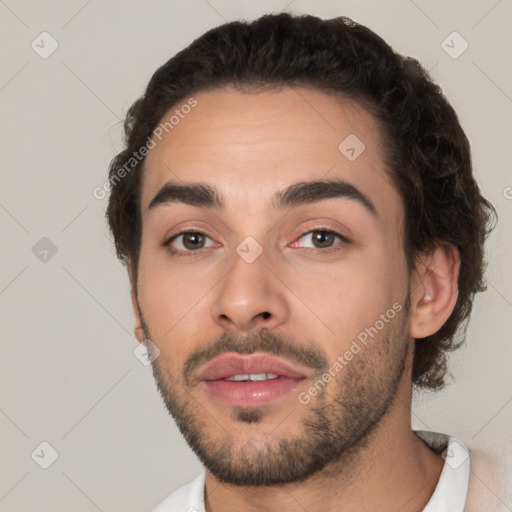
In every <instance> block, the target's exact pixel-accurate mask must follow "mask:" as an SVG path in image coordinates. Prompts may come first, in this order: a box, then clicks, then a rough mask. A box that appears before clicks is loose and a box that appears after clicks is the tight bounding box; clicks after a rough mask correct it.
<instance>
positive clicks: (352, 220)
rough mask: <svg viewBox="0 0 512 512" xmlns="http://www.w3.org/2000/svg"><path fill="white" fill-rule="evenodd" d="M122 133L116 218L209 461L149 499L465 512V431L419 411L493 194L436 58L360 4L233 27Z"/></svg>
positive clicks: (153, 334)
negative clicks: (375, 21)
mask: <svg viewBox="0 0 512 512" xmlns="http://www.w3.org/2000/svg"><path fill="white" fill-rule="evenodd" d="M125 129H126V135H127V139H126V148H125V150H124V151H122V152H121V153H120V154H119V155H117V156H116V158H115V159H114V160H113V161H112V163H111V166H110V180H109V182H110V184H111V185H112V193H111V196H110V202H109V206H108V211H107V215H108V220H109V223H110V227H111V230H112V232H113V235H114V239H115V243H116V248H117V252H118V255H119V257H120V258H121V260H122V261H123V262H125V263H126V264H127V266H128V271H129V276H130V280H131V285H132V302H133V308H134V314H135V319H136V327H135V333H136V336H137V339H138V340H139V341H140V342H143V343H145V344H146V345H147V348H148V352H149V353H150V356H151V358H152V359H153V362H152V365H153V373H154V376H155V379H156V382H157V385H158V388H159V390H160V392H161V394H162V397H163V400H164V402H165V404H166V406H167V408H168V410H169V412H170V413H171V415H172V416H173V417H174V419H175V421H176V423H177V425H178V427H179V428H180V431H181V432H182V434H183V436H184V437H185V439H186V440H187V442H188V444H189V445H190V447H191V448H192V449H193V450H194V452H195V453H196V454H197V456H198V457H199V459H200V460H201V462H202V464H203V465H204V467H205V472H204V473H203V474H201V475H200V476H198V477H197V478H196V479H195V480H194V481H193V482H191V483H190V484H188V485H187V486H184V487H183V488H181V489H179V490H178V491H176V492H175V493H173V494H172V495H171V496H170V497H169V498H168V499H166V500H165V501H164V502H163V503H162V504H161V505H160V506H159V507H158V508H157V509H156V510H157V511H158V512H164V511H178V510H179V511H186V510H198V511H203V510H206V511H211V512H227V511H240V510H244V511H245V510H266V511H277V510H279V511H283V510H290V511H292V510H293V511H295V510H310V511H316V510H322V511H326V512H327V511H340V510H347V511H348V510H350V511H354V512H355V511H363V510H364V511H367V510H372V511H375V510H378V511H380V512H388V511H389V512H391V511H393V512H396V511H398V510H400V511H402V512H413V511H422V510H423V511H428V512H442V511H447V512H448V511H449V512H459V511H460V512H462V511H463V510H469V508H465V502H466V498H467V493H468V485H469V484H470V456H469V452H468V450H467V448H466V447H465V446H464V444H463V443H462V442H461V441H459V440H457V439H455V438H453V437H450V436H447V435H443V434H439V433H429V432H414V431H412V429H411V423H410V408H411V399H412V389H413V386H417V387H420V388H426V389H432V390H436V389H440V388H442V387H443V384H444V376H445V373H446V357H445V354H446V351H447V350H452V349H454V348H456V347H457V346H458V345H459V344H460V339H459V338H456V333H457V332H458V328H459V327H460V326H461V325H462V324H463V323H464V322H465V321H466V320H467V319H468V317H469V314H470V312H471V305H472V300H473V296H474V294H475V293H476V292H478V291H481V290H483V289H484V286H483V243H484V240H485V237H486V235H487V234H488V232H489V230H490V227H489V225H490V221H491V217H492V214H493V208H492V206H491V205H490V204H489V203H488V202H487V200H486V199H484V198H483V197H482V196H481V194H480V192H479V189H478V187H477V185H476V183H475V181H474V179H473V176H472V170H471V160H470V149H469V144H468V140H467V138H466V136H465V134H464V132H463V130H462V128H461V127H460V125H459V122H458V120H457V116H456V114H455V112H454V111H453V109H452V108H451V106H450V105H449V103H448V102H447V100H446V99H445V98H444V96H443V95H442V93H441V91H440V89H439V88H438V87H437V86H436V85H435V84H433V83H432V82H431V81H430V79H429V77H428V75H427V73H426V72H425V71H424V70H423V68H422V67H421V66H420V65H419V63H418V62H417V61H415V60H414V59H410V58H404V57H402V56H400V55H397V54H396V53H394V52H393V51H392V49H391V48H390V47H389V46H388V45H387V44H386V43H385V42H384V41H383V40H382V39H381V38H380V37H378V36H377V35H376V34H374V33H373V32H371V31H370V30H369V29H367V28H365V27H363V26H361V25H358V24H356V23H354V22H353V21H351V20H349V19H347V18H338V19H333V20H327V21H325V20H320V19H318V18H315V17H312V16H302V17H294V16H291V15H288V14H284V13H283V14H278V15H268V16H264V17H262V18H260V19H258V20H256V21H254V22H251V23H238V22H237V23H229V24H226V25H223V26H220V27H218V28H215V29H213V30H210V31H209V32H208V33H206V34H205V35H203V36H202V37H200V38H199V39H197V40H196V41H194V42H193V43H192V44H191V45H190V46H189V47H187V48H185V49H184V50H182V51H181V52H179V53H178V54H177V55H176V56H175V57H173V58H172V59H171V60H169V61H168V62H167V63H166V64H165V65H164V66H162V67H161V68H160V69H158V70H157V71H156V73H155V74H154V76H153V77H152V79H151V81H150V83H149V85H148V87H147V90H146V92H145V94H144V96H143V97H142V98H141V99H139V100H138V101H136V102H135V104H134V105H133V106H132V107H131V109H130V110H129V112H128V115H127V120H126V123H125ZM466 506H467V507H469V506H470V505H469V503H468V504H467V505H466Z"/></svg>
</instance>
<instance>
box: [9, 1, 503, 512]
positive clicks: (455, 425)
mask: <svg viewBox="0 0 512 512" xmlns="http://www.w3.org/2000/svg"><path fill="white" fill-rule="evenodd" d="M280 10H290V11H293V12H295V13H300V12H303V13H310V14H315V15H318V16H320V17H327V18H331V17H335V16H338V15H347V16H350V17H353V18H354V19H355V20H357V21H359V22H361V23H363V24H366V25H368V26H369V27H370V28H372V29H373V30H375V31H376V32H377V33H378V34H380V35H381V36H382V37H384V39H386V40H387V41H388V42H389V43H391V44H392V45H393V46H394V48H395V49H396V50H398V51H399V52H401V53H406V54H410V55H413V56H415V57H417V58H418V59H420V61H421V62H422V63H423V64H424V65H425V66H426V68H427V69H429V70H431V71H432V74H433V76H434V78H435V79H436V80H437V81H439V83H440V84H441V85H442V87H443V89H444V91H445V93H446V95H447V96H448V98H449V99H450V101H451V102H452V104H453V106H454V107H455V109H456V110H457V112H458V113H459V115H460V118H461V122H462V124H463V126H464V128H465V130H466V132H467V134H468V136H469V138H470V140H471V142H472V147H473V155H474V163H475V172H476V176H477V180H478V182H479V184H480V186H481V188H482V190H483V193H484V195H486V196H487V197H488V198H489V199H490V200H491V202H492V203H493V204H494V205H495V207H496V208H497V210H498V213H499V215H500V223H499V225H498V228H497V229H496V231H495V233H494V234H493V235H492V237H491V239H490V241H489V245H488V250H487V252H488V258H489V269H488V274H487V279H488V284H489V289H488V291H487V292H485V293H484V294H481V295H480V296H479V297H478V298H477V300H476V302H475V309H474V314H473V319H472V322H471V323H470V326H469V329H468V339H467V344H466V345H465V347H464V348H462V349H460V350H459V351H458V352H456V353H454V354H453V356H452V358H451V361H452V363H451V368H452V372H453V375H454V378H455V382H456V383H455V384H452V385H450V386H448V387H447V388H446V390H445V391H443V392H441V393H438V394H436V395H432V394H427V395H424V396H419V397H417V400H416V401H415V404H414V411H413V423H414V427H415V428H420V429H426V430H433V431H438V432H446V433H449V434H451V435H454V436H456V437H458V438H460V439H461V440H463V441H464V442H466V443H467V444H468V445H469V446H470V447H471V448H474V449H482V450H483V451H484V452H486V453H487V454H488V455H489V456H491V457H492V459H493V464H494V466H495V468H498V470H499V471H500V472H502V471H504V470H506V469H507V468H508V471H510V466H511V465H512V455H511V450H512V449H511V446H512V439H511V434H510V430H511V424H512V421H511V420H512V386H511V377H510V374H511V372H510V362H511V360H512V348H511V347H512V343H511V336H510V334H511V329H510V318H511V316H512V275H511V272H510V261H511V252H512V237H511V227H512V213H511V212H512V188H511V187H512V174H511V173H510V162H511V160H512V155H511V150H510V146H511V144H510V142H511V141H510V133H511V121H510V120H511V118H512V99H511V97H512V84H511V73H510V51H511V49H512V45H511V36H510V22H511V19H512V1H511V0H502V1H496V0H482V1H478V2H477V1H471V2H468V1H462V0H460V1H452V2H441V1H434V2H427V1H421V0H416V1H415V2H413V1H408V0H400V1H399V0H396V1H392V2H390V1H388V2H380V1H377V0H374V1H366V2H355V1H352V2H351V1H340V0H333V1H327V0H324V1H315V2H313V1H300V0H294V1H292V2H289V0H265V1H259V2H249V1H238V2H237V1H234V0H209V1H206V0H190V1H188V2H186V3H185V2H177V1H167V2H165V1H148V2H121V1H120V0H115V1H114V0H110V1H105V2H99V1H97V0H92V1H89V2H86V1H83V0H80V1H68V2H52V1H50V0H45V1H38V2H28V1H15V0H6V1H0V18H1V30H0V38H1V41H0V43H1V47H2V66H1V71H0V73H1V76H0V106H1V109H2V115H1V119H2V125H3V134H2V137H1V144H2V151H1V169H2V183H1V188H0V222H1V226H2V236H3V241H2V273H1V277H0V303H1V307H2V318H1V343H2V350H1V356H0V371H1V375H2V386H1V389H0V431H1V437H0V443H1V447H0V460H1V469H0V511H2V512H3V511H5V512H7V511H9V512H14V511H28V510H38V511H41V512H43V511H64V510H73V511H75V512H80V511H94V510H101V511H124V512H129V511H142V510H151V509H152V508H153V507H154V506H155V505H156V504H157V503H158V502H160V501H161V500H162V499H163V498H164V497H165V496H167V495H168V494H169V493H170V492H171V491H172V490H174V489H175V488H177V487H179V486H180V485H182V484H183V483H185V482H187V481H188V480H190V479H192V478H193V477H194V476H196V475H197V474H198V473H199V471H200V470H201V466H200V464H199V463H198V462H197V461H196V459H195V458H194V456H193V454H192V453H191V452H190V450H189V449H188V447H187V446H186V444H185V443H184V441H183V440H182V439H181V437H180V435H179V433H178V432H177V429H176V427H175V426H174V424H173V422H172V420H171V419H170V417H169V416H168V414H167V412H166V410H165V409H164V406H163V404H162V402H161V399H160V396H159V395H158V394H157V391H156V387H155V384H154V382H153V378H152V374H151V370H150V368H149V367H147V366H144V365H143V364H142V363H141V362H140V361H139V360H138V359H137V358H136V357H135V356H134V354H133V350H134V349H135V348H136V347H137V346H138V343H137V342H136V340H135V338H134V336H133V334H132V329H133V319H132V316H131V307H130V302H129V286H128V279H127V276H126V273H125V269H124V268H123V267H122V266H121V265H120V264H119V263H118V262H117V260H116V258H115V256H114V251H113V248H112V243H111V241H110V239H109V236H108V234H107V231H106V228H105V222H104V210H105V207H106V200H97V199H95V198H94V197H93V195H92V191H93V189H94V188H95V187H97V186H101V185H102V184H103V183H104V182H105V179H106V172H107V165H108V163H109V161H110V159H111V158H112V157H113V155H114V154H115V153H116V152H117V151H118V150H119V149H120V147H121V120H122V118H123V116H124V114H125V113H126V110H127V108H128V107H129V106H130V104H131V103H132V102H133V101H134V100H135V99H136V98H137V97H138V96H139V95H140V94H141V93H142V91H143V88H144V87H145V85H146V83H147V81H148V79H149V78H150V76H151V74H152V73H153V72H154V70H155V69H156V68H157V67H158V66H160V65H161V64H163V63H164V62H165V61H167V59H168V58H169V57H170V56H171V55H173V54H174V53H175V52H176V51H177V50H179V49H181V48H183V47H184V46H186V45H187V44H188V43H190V42H191V41H192V40H193V39H194V38H196V37H197V36H199V35H200V34H201V33H203V32H204V31H205V30H207V29H209V28H211V27H213V26H215V25H218V24H220V23H223V22H224V21H225V20H226V21H229V20H234V19H237V18H241V17H243V18H247V19H252V18H255V17H258V16H260V15H261V14H264V13H267V12H272V11H280ZM43 31H47V32H48V33H49V34H51V36H52V37H53V38H54V39H55V40H56V41H57V43H58V48H57V50H56V51H55V52H54V53H53V54H52V55H50V56H49V57H48V58H46V59H43V58H41V56H40V55H39V54H38V53H36V51H35V50H34V49H33V48H32V47H31V43H32V41H35V44H38V45H39V48H38V49H39V51H43V48H42V47H43V46H44V50H45V51H47V50H48V49H49V48H50V41H49V39H45V40H44V41H43V42H41V37H43V36H39V35H40V34H41V32H43ZM453 31H457V32H459V33H460V34H461V36H462V37H463V38H464V39H465V40H466V41H467V42H468V44H469V47H468V49H467V50H466V51H465V52H464V53H463V54H462V55H460V56H459V57H458V58H452V56H450V55H448V54H447V53H446V52H445V50H444V49H443V47H442V46H441V43H442V41H443V40H445V38H446V37H447V36H448V35H449V34H451V33H452V32H453ZM44 37H47V36H44ZM459 43H460V41H459V42H457V43H453V44H452V46H453V45H455V50H456V49H457V48H459V49H460V48H461V47H460V45H459ZM43 237H46V238H47V239H49V240H50V241H51V244H50V243H49V242H48V240H46V239H44V240H42V241H41V239H42V238H43ZM52 244H53V245H52ZM34 246H35V248H34ZM53 246H54V247H53ZM52 248H53V252H54V251H55V249H56V250H57V252H56V253H55V254H53V253H52ZM45 251H48V252H45ZM506 261H509V264H508V267H507V266H506ZM43 441H46V442H47V443H49V444H50V445H51V446H52V447H53V449H55V450H56V452H57V453H58V458H57V459H56V460H55V462H54V463H53V464H52V465H51V466H50V467H49V468H48V469H42V468H41V467H40V465H39V464H41V463H44V460H45V458H46V461H47V462H48V461H49V457H51V450H49V449H48V448H45V447H44V446H43V447H40V446H39V445H40V443H41V442H43ZM34 450H36V451H35V452H34ZM32 453H34V454H35V455H33V457H31V454H32ZM37 454H39V456H38V455H37ZM479 478H480V479H481V480H482V481H483V483H484V484H485V485H486V486H487V487H488V488H489V493H491V494H492V493H496V494H497V495H496V496H495V497H494V498H493V499H494V503H495V509H494V510H497V511H500V512H501V511H507V510H509V511H510V510H512V491H510V489H509V490H505V491H504V490H500V491H497V490H496V489H493V484H492V481H491V480H488V481H486V478H487V477H486V476H485V475H479Z"/></svg>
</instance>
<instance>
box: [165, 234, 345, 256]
mask: <svg viewBox="0 0 512 512" xmlns="http://www.w3.org/2000/svg"><path fill="white" fill-rule="evenodd" d="M318 232H320V233H328V234H333V235H335V236H337V237H338V238H339V239H340V240H341V241H342V245H343V244H349V243H350V240H349V239H348V238H347V237H345V236H343V235H342V234H340V233H338V232H337V231H334V230H332V229H327V228H322V227H318V228H314V229H309V230H308V231H305V232H304V233H302V234H301V235H300V236H299V238H298V239H297V240H300V239H301V238H303V237H304V236H305V235H309V234H310V233H318ZM187 233H194V234H197V235H201V236H205V237H207V238H210V237H209V236H208V235H207V234H206V233H203V232H202V231H198V230H192V229H191V230H185V231H180V232H179V233H176V234H175V235H172V237H171V238H169V239H168V240H167V241H166V242H164V244H163V245H164V247H167V248H168V249H169V251H170V252H171V254H172V255H173V256H176V257H180V258H181V257H194V256H196V255H197V254H198V253H200V252H201V249H206V247H201V248H199V249H196V250H193V251H183V250H182V249H174V248H173V247H172V246H171V243H172V242H174V240H175V239H176V238H178V237H180V236H182V235H185V234H187ZM294 243H295V242H294ZM305 249H306V250H307V251H308V252H314V253H318V252H321V253H324V254H325V253H331V252H334V251H337V250H339V248H338V247H337V246H331V247H327V248H325V249H318V248H317V249H312V248H311V247H305Z"/></svg>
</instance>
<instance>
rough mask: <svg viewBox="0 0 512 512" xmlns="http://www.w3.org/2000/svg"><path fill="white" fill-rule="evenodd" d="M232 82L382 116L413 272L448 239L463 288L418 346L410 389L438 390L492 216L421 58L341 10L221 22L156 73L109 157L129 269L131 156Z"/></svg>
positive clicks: (115, 214) (113, 224)
mask: <svg viewBox="0 0 512 512" xmlns="http://www.w3.org/2000/svg"><path fill="white" fill-rule="evenodd" d="M228 85H229V86H233V87H235V88H237V89H238V90H241V91H246V92H256V91H260V90H265V89H268V88H279V87H286V86H288V87H294V86H306V87H314V88H316V89H319V90H322V91H325V92H338V93H340V94H342V95H344V96H345V97H348V98H352V99H354V100H356V101H358V102H360V103H361V104H362V105H363V106H364V107H365V108H366V109H367V110H368V111H370V112H371V113H372V114H373V115H374V116H375V118H376V119H377V120H378V121H377V122H378V123H379V126H380V127H381V132H382V135H383V136H384V138H385V140H386V143H387V144H386V146H385V147H388V148H389V151H388V152H387V154H386V155H385V160H386V165H387V167H388V172H389V174H390V177H391V180H392V182H393V183H394V185H395V187H396V188H397V189H398V191H399V192H400V194H401V196H402V198H403V200H404V203H405V235H404V247H405V253H406V256H407V260H408V264H409V269H413V268H414V264H415V261H416V256H417V255H418V254H419V253H420V252H423V251H429V250H431V249H433V248H434V247H435V246H436V245H437V244H438V243H443V242H444V243H449V244H452V245H453V246H455V247H456V248H457V249H458V252H459V255H460V261H461V265H460V272H459V277H458V287H459V294H458V299H457V303H456V305H455V308H454V310H453V312H452V314H451V316H450V317H449V319H448V320H447V321H446V323H445V324H444V325H443V326H442V328H441V329H440V330H439V331H438V332H437V333H435V334H433V335H432V336H429V337H427V338H423V339H417V340H416V341H415V353H414V365H413V375H412V379H413V382H414V384H415V385H417V386H418V387H422V388H429V389H439V388H442V387H443V386H444V384H445V375H446V373H447V358H446V352H447V351H451V350H454V349H455V348H458V347H459V346H460V344H461V343H462V342H463V341H464V337H465V330H466V324H467V320H468V318H469V315H470V313H471V308H472V303H473V297H474V294H475V293H476V292H479V291H483V290H484V289H485V285H484V278H483V272H484V266H485V263H484V254H483V245H484V241H485V238H486V237H487V235H488V234H489V232H490V231H491V229H492V224H493V219H494V218H495V215H496V212H495V210H494V208H493V207H492V205H491V204H490V203H489V202H488V201H487V200H486V199H485V198H484V197H482V195H481V194H480V191H479V188H478V186H477V184H476V182H475V180H474V178H473V174H472V167H471V155H470V146H469V142H468V139H467V137H466V135H465V133H464V131H463V130H462V128H461V126H460V124H459V121H458V118H457V115H456V113H455V111H454V110H453V108H452V107H451V105H450V104H449V103H448V101H447V100H446V98H445V96H444V95H443V93H442V91H441V89H440V88H439V86H437V85H436V84H434V83H433V82H432V80H431V79H430V77H429V75H428V73H427V71H425V69H424V68H423V67H422V66H421V65H420V63H419V62H418V61H417V60H415V59H413V58H410V57H404V56H401V55H399V54H397V53H395V52H394V51H393V50H392V48H391V47H390V46H389V45H388V44H387V43H386V42H385V41H384V40H383V39H381V38H380V37H379V36H378V35H376V34H375V33H374V32H372V31H371V30H369V29H368V28H366V27H364V26H362V25H359V24H358V23H355V22H354V21H352V20H350V19H348V18H346V17H339V18H335V19H331V20H322V19H319V18H317V17H314V16H308V15H301V16H293V15H290V14H287V13H279V14H273V15H265V16H262V17H261V18H259V19H257V20H255V21H252V22H231V23H227V24H224V25H221V26H219V27H216V28H214V29H212V30H210V31H208V32H206V33H205V34H204V35H202V36H201V37H199V38H198V39H196V40H195V41H193V42H192V44H190V45H189V46H188V47H187V48H185V49H183V50H181V51H180V52H179V53H177V54H176V55H175V56H174V57H173V58H171V59H170V60H169V61H168V62H166V63H165V64H164V65H163V66H161V67H160V68H159V69H158V70H157V71H156V72H155V73H154V75H153V76H152V78H151V80H150V82H149V84H148V86H147V89H146V91H145V93H144V95H143V96H142V97H141V98H140V99H138V100H137V101H135V103H134V104H133V105H132V106H131V108H130V109H129V111H128V113H127V116H126V120H125V122H124V130H125V144H126V148H125V149H124V150H123V151H121V152H120V153H119V154H118V155H117V156H116V157H114V158H113V160H112V161H111V163H110V172H109V182H108V183H109V187H108V188H109V189H111V194H110V198H109V204H108V208H107V219H108V222H109V226H110V229H111V231H112V233H113V236H114V240H115V246H116V250H117V254H118V257H119V258H120V259H121V261H122V262H123V263H126V262H127V260H129V261H130V262H131V263H133V265H132V267H133V268H134V269H135V270H134V271H135V275H136V272H137V264H138V255H139V249H140V240H141V230H142V224H141V215H140V207H139V200H140V184H141V173H142V169H143V164H144V158H141V157H140V154H139V153H137V152H138V151H139V150H140V148H143V147H144V146H145V145H146V143H147V141H148V140H149V139H148V137H151V135H152V134H153V131H154V130H155V128H156V127H157V126H158V125H159V123H160V122H161V120H162V118H163V117H164V115H165V114H168V112H169V110H170V109H171V108H172V107H175V106H176V105H177V104H178V103H179V102H180V101H183V100H184V99H186V98H190V96H191V95H193V94H194V93H197V92H199V91H205V90H208V89H213V88H219V87H222V86H228ZM134 155H135V156H137V155H138V158H134ZM127 162H130V165H129V166H128V167H127ZM123 169H124V172H122V171H123ZM132 277H133V276H132ZM459 328H460V329H459Z"/></svg>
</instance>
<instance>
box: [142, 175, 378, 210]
mask: <svg viewBox="0 0 512 512" xmlns="http://www.w3.org/2000/svg"><path fill="white" fill-rule="evenodd" d="M333 198H343V199H351V200H354V201H357V202H358V203H359V204H361V205H362V206H364V207H365V208H366V210H367V211H369V212H370V213H371V214H372V215H374V216H376V217H377V216H378V213H377V208H375V205H374V204H373V202H372V201H371V200H370V199H369V198H368V197H367V196H366V195H364V194H363V193H362V192H361V191H360V190H359V189H357V188H356V187H355V186H354V185H352V184H350V183H348V182H346V181H343V180H321V181H302V182H298V183H293V184H292V185H289V186H288V187H286V188H285V189H284V190H279V191H278V192H276V194H275V196H274V197H273V198H272V206H273V207H274V208H276V209H284V208H288V207H293V206H300V205H305V204H311V203H316V202H318V201H321V200H323V199H333ZM171 203H182V204H188V205H191V206H197V207H202V208H214V209H219V210H222V209H223V208H224V204H225V203H224V200H223V197H222V195H221V194H220V193H219V192H218V190H217V189H216V188H215V187H213V186H211V185H208V184H206V183H191V184H186V185H182V184H179V183H176V182H172V181H171V182H168V183H166V184H165V185H164V186H163V187H162V188H161V189H160V191H159V192H158V193H157V194H156V196H155V197H154V198H153V199H152V201H151V202H150V203H149V206H148V210H152V209H153V208H156V207H157V206H162V205H167V204H171Z"/></svg>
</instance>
